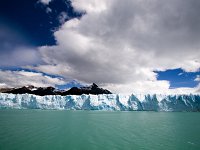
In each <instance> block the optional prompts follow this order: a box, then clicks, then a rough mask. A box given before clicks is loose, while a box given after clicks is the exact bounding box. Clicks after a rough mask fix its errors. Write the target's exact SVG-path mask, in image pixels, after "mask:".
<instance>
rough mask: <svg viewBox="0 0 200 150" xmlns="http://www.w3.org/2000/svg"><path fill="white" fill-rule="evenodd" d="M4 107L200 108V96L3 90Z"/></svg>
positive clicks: (0, 103)
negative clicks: (8, 92) (43, 92)
mask: <svg viewBox="0 0 200 150" xmlns="http://www.w3.org/2000/svg"><path fill="white" fill-rule="evenodd" d="M0 108H13V109H67V110H121V111H133V110H135V111H200V95H192V94H190V95H157V94H154V95H143V94H132V95H121V94H108V95H106V94H102V95H80V96H79V95H67V96H60V95H48V96H37V95H31V94H7V93H0Z"/></svg>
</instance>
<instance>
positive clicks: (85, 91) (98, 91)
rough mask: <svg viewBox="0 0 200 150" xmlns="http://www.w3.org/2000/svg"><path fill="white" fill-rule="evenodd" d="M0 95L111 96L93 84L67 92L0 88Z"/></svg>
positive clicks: (25, 87)
mask: <svg viewBox="0 0 200 150" xmlns="http://www.w3.org/2000/svg"><path fill="white" fill-rule="evenodd" d="M0 92H1V93H12V94H25V93H27V94H34V95H39V96H45V95H62V96H65V95H82V94H94V95H98V94H112V93H111V92H110V91H109V90H107V89H103V88H100V87H98V86H97V85H96V84H95V83H93V84H92V85H90V86H87V87H72V88H71V89H69V90H58V89H55V88H54V87H35V86H32V85H29V86H23V87H19V88H2V89H0Z"/></svg>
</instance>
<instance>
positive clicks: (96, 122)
mask: <svg viewBox="0 0 200 150" xmlns="http://www.w3.org/2000/svg"><path fill="white" fill-rule="evenodd" d="M40 149H41V150H64V149H65V150H134V149H135V150H164V149H166V150H198V149H200V113H192V112H105V111H104V112H103V111H47V110H45V111H44V110H0V150H40Z"/></svg>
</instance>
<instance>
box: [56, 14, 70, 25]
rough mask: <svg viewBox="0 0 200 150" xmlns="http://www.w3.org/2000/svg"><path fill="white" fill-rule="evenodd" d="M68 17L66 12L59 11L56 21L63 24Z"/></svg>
mask: <svg viewBox="0 0 200 150" xmlns="http://www.w3.org/2000/svg"><path fill="white" fill-rule="evenodd" d="M68 18H69V16H68V15H67V13H66V12H61V13H60V15H59V16H58V21H59V22H60V24H63V23H65V21H66V19H68Z"/></svg>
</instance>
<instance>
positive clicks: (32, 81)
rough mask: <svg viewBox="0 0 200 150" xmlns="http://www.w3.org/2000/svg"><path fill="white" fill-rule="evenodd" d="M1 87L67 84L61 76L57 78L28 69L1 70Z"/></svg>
mask: <svg viewBox="0 0 200 150" xmlns="http://www.w3.org/2000/svg"><path fill="white" fill-rule="evenodd" d="M0 77H1V78H0V88H2V87H21V86H26V85H34V86H36V87H47V86H55V85H62V84H65V81H64V80H63V79H61V78H55V77H51V76H47V75H43V74H42V73H36V72H28V71H23V70H22V71H4V70H0Z"/></svg>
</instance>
